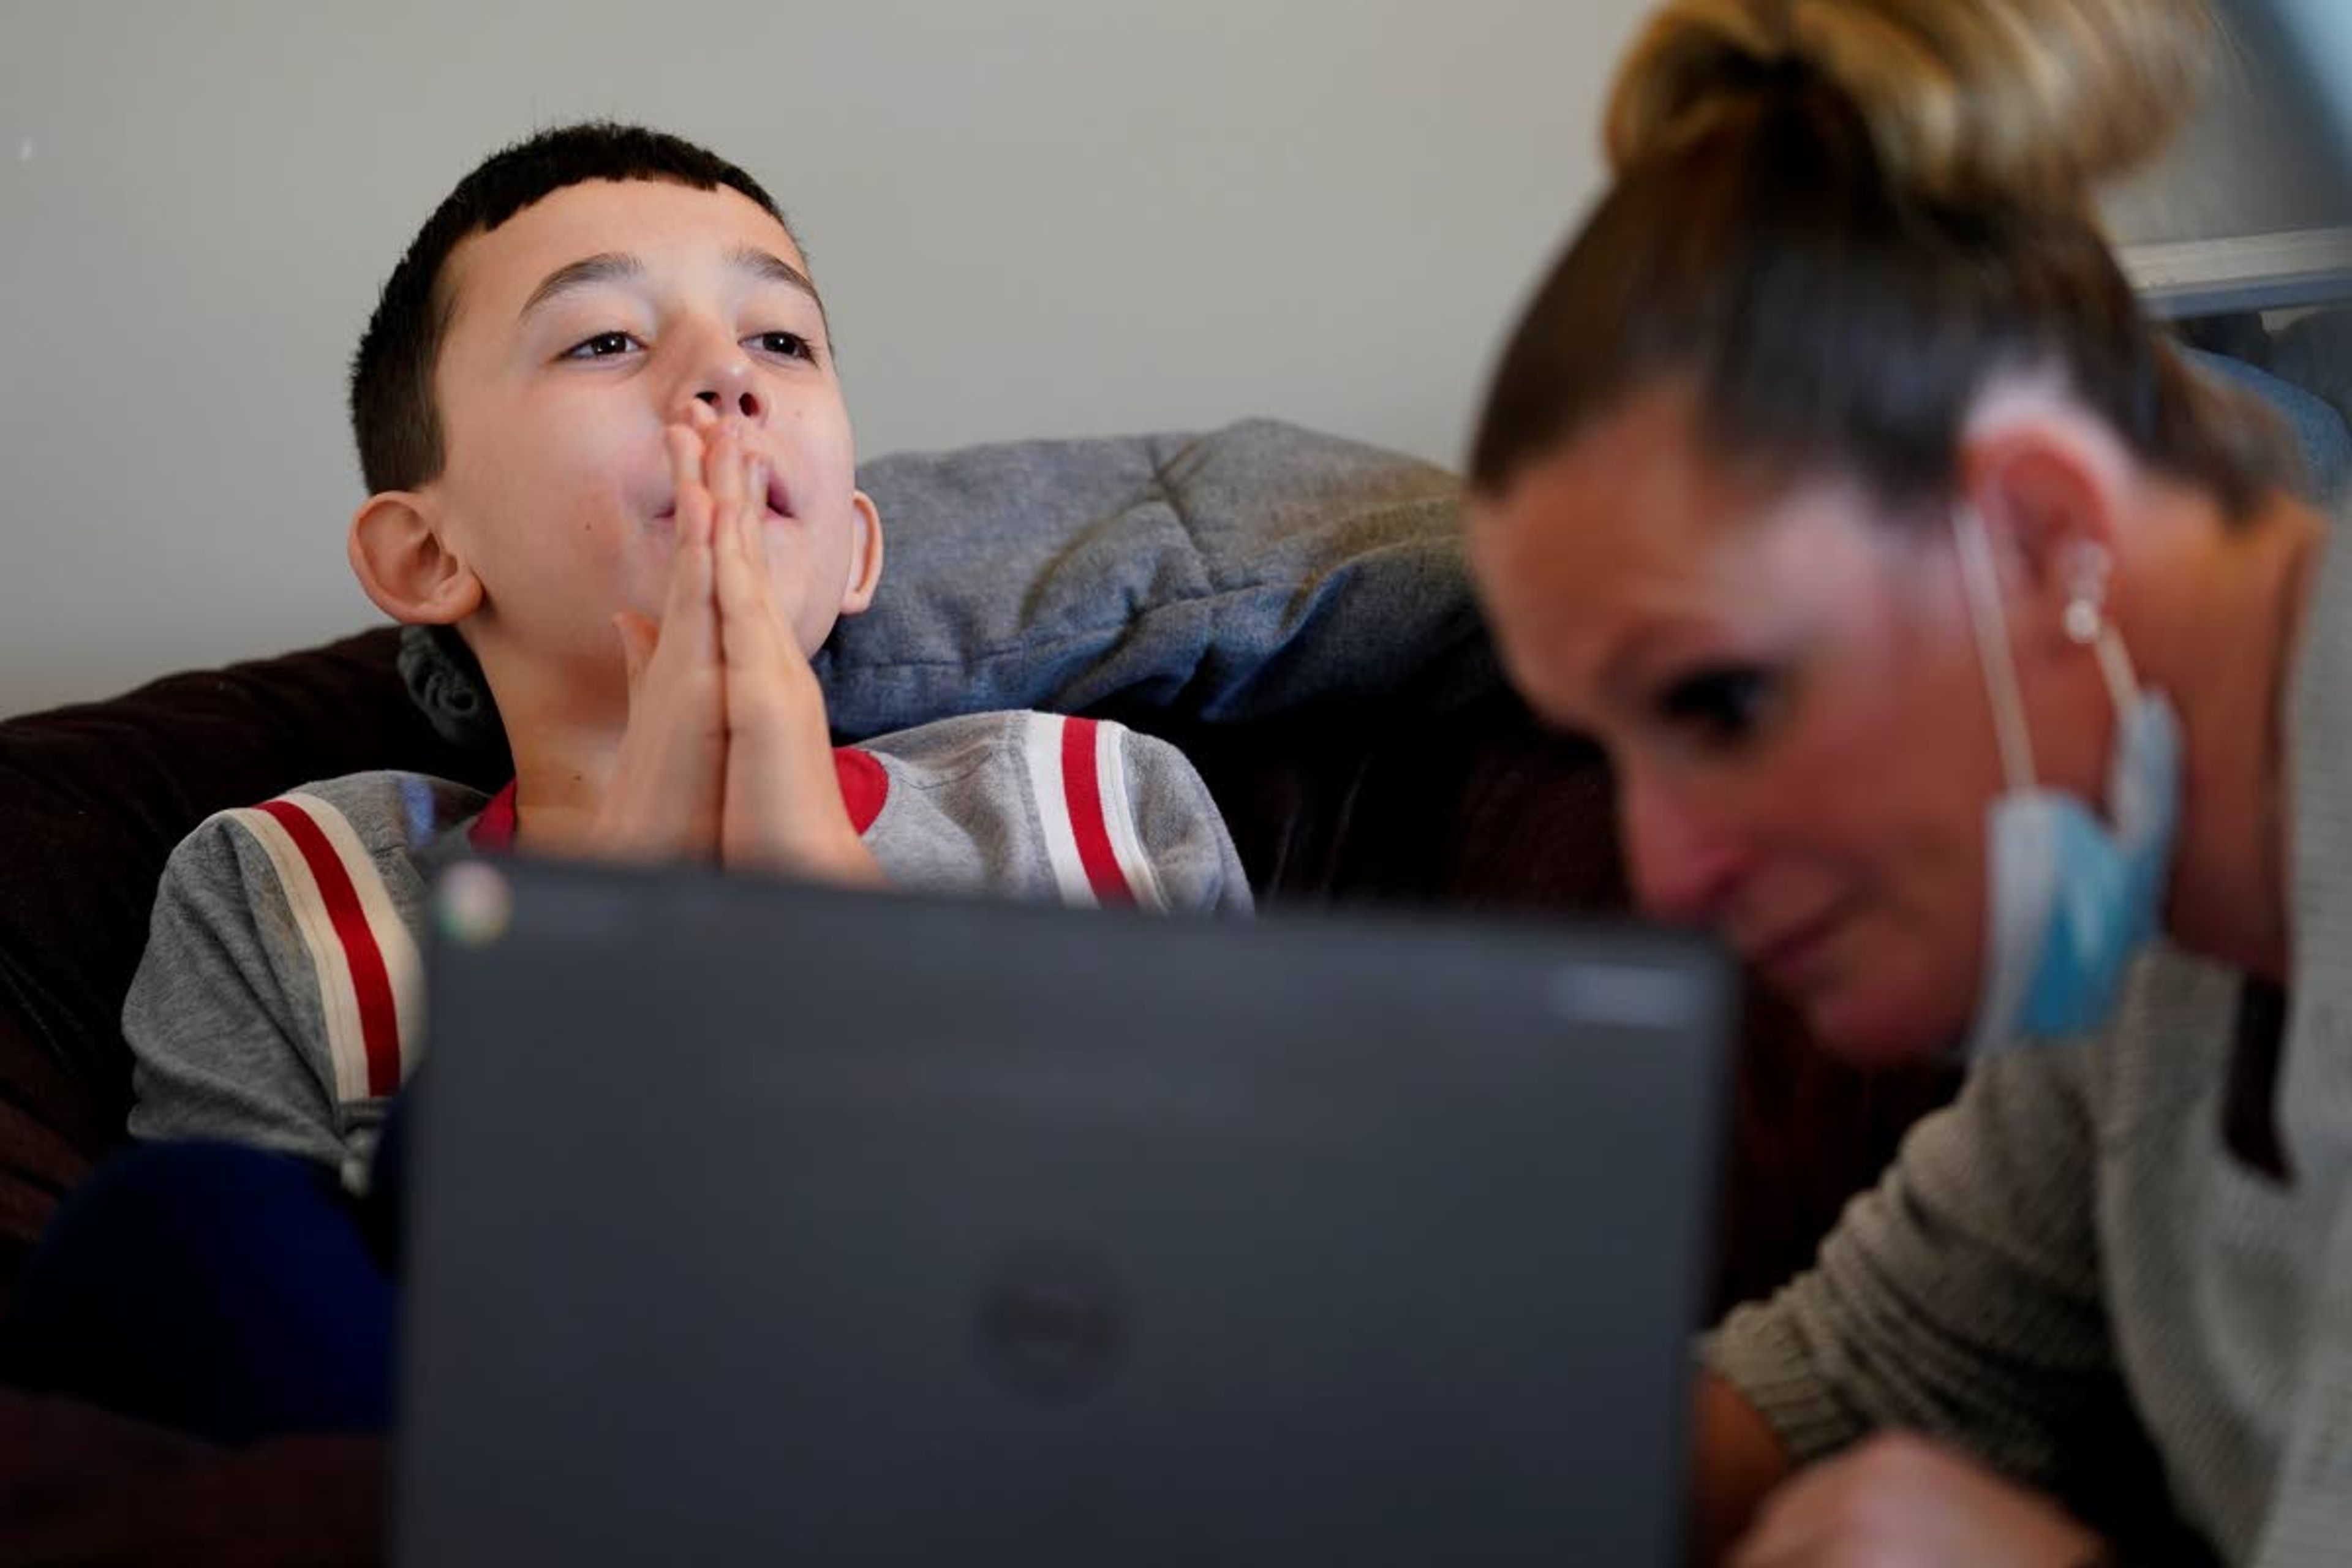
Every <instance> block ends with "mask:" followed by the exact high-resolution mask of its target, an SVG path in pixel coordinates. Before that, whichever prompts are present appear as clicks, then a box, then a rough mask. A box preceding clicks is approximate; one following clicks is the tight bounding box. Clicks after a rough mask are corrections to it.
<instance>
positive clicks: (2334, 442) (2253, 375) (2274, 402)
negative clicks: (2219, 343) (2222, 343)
mask: <svg viewBox="0 0 2352 1568" xmlns="http://www.w3.org/2000/svg"><path fill="white" fill-rule="evenodd" d="M2185 352H2186V353H2188V356H2189V363H2192V364H2194V365H2196V366H2197V367H2198V368H2200V370H2203V371H2205V372H2207V373H2208V374H2212V375H2215V376H2218V377H2220V378H2221V379H2222V380H2224V381H2228V382H2231V383H2233V384H2236V385H2238V386H2241V387H2243V388H2244V389H2245V390H2247V391H2249V392H2251V393H2252V394H2254V395H2256V396H2257V397H2260V398H2261V399H2262V400H2263V402H2265V403H2267V404H2269V405H2271V407H2272V408H2273V410H2275V411H2276V412H2277V414H2278V416H2279V417H2280V418H2282V419H2284V421H2285V422H2286V426H2287V429H2288V430H2289V431H2290V432H2291V433H2292V434H2293V435H2294V444H2295V448H2296V450H2297V451H2299V452H2300V453H2301V454H2302V456H2303V470H2304V495H2305V499H2306V500H2311V501H2314V502H2315V503H2317V504H2319V505H2321V506H2323V507H2329V508H2333V507H2334V506H2335V505H2336V502H2338V501H2339V500H2342V499H2343V497H2344V493H2345V486H2346V483H2347V481H2348V480H2352V427H2347V426H2346V425H2345V423H2344V416H2342V415H2341V414H2338V413H2337V412H2336V408H2335V406H2334V405H2331V404H2330V403H2328V402H2327V401H2326V399H2325V398H2323V397H2321V396H2319V395H2317V394H2316V393H2313V392H2308V391H2305V389H2304V388H2303V387H2301V386H2298V385H2296V384H2294V382H2291V381H2288V380H2286V379H2284V377H2281V376H2278V375H2274V374H2272V373H2270V372H2269V371H2266V370H2263V369H2262V368H2260V367H2259V366H2256V365H2252V364H2249V363H2246V362H2245V361H2243V360H2240V359H2231V357H2230V356H2229V355H2227V354H2217V353H2208V352H2207V351H2205V350H2203V349H2189V350H2187V351H2185Z"/></svg>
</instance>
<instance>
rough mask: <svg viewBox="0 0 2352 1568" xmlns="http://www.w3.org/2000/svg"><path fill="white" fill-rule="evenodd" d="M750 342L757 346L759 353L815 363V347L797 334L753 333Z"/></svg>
mask: <svg viewBox="0 0 2352 1568" xmlns="http://www.w3.org/2000/svg"><path fill="white" fill-rule="evenodd" d="M751 342H754V343H756V344H758V345H759V348H760V352H761V353H771V354H782V356H783V357H784V358H786V359H804V360H807V361H809V362H810V363H815V361H816V345H815V344H814V343H813V342H809V341H808V339H806V338H804V337H803V336H801V335H800V334H799V333H798V332H754V333H753V334H752V335H751Z"/></svg>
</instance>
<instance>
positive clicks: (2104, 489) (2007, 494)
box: [1960, 398, 2131, 636]
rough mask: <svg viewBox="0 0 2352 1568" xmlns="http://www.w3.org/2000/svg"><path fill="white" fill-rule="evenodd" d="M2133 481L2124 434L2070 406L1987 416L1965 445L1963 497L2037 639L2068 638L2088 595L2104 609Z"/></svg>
mask: <svg viewBox="0 0 2352 1568" xmlns="http://www.w3.org/2000/svg"><path fill="white" fill-rule="evenodd" d="M2130 478H2131V475H2130V460H2129V458H2127V457H2126V454H2125V453H2124V451H2123V449H2122V445H2121V443H2120V442H2119V441H2117V440H2116V437H2114V435H2113V434H2112V433H2110V432H2109V431H2108V430H2107V429H2106V427H2105V426H2103V425H2101V424H2099V423H2098V422H2097V421H2096V420H2095V419H2094V418H2092V417H2091V416H2089V415H2087V414H2084V413H2083V412H2082V411H2080V410H2079V409H2075V408H2074V407H2072V406H2071V405H2064V404H2062V403H2056V402H2050V401H2043V400H2042V399H2040V398H2036V399H2034V400H2032V402H2031V403H2030V404H2027V405H2023V406H2017V407H2012V408H2011V409H2010V410H2009V411H2008V412H2007V413H2006V414H1991V415H1988V416H1980V417H1979V419H1978V420H1976V421H1974V422H1973V423H1972V425H1971V426H1970V428H1969V432H1968V434H1967V435H1966V436H1965V437H1963V439H1962V441H1961V447H1960V489H1961V495H1962V498H1963V499H1964V500H1966V501H1967V502H1968V504H1969V505H1970V506H1972V507H1974V508H1975V509H1976V513H1977V516H1978V517H1979V518H1980V519H1981V520H1982V521H1983V522H1984V526H1985V531H1986V533H1987V534H1988V536H1989V537H1990V542H1991V545H1992V549H1993V552H1994V555H1995V558H1996V560H1997V561H1998V562H1999V564H2000V572H2001V575H2002V578H2003V580H2004V582H2006V583H2007V584H2009V586H2010V588H2011V591H2012V592H2013V593H2014V594H2015V595H2017V597H2018V598H2019V599H2020V600H2021V601H2022V608H2023V612H2024V613H2025V614H2026V615H2027V616H2031V617H2032V623H2031V625H2032V630H2033V631H2034V632H2035V633H2036V634H2040V633H2041V632H2042V631H2043V629H2044V628H2047V631H2048V632H2049V634H2050V635H2053V636H2054V635H2058V634H2059V633H2060V631H2061V628H2062V627H2063V626H2064V624H2065V621H2066V618H2067V613H2068V611H2069V610H2071V609H2073V608H2074V607H2075V606H2076V605H2078V604H2080V603H2081V602H2082V601H2083V600H2084V598H2085V597H2086V596H2091V597H2094V598H2095V599H2096V600H2097V601H2098V607H2099V608H2100V609H2101V610H2102V611H2104V609H2105V602H2104V600H2105V591H2106V581H2107V577H2108V575H2109V571H2110V566H2111V563H2112V562H2113V561H2114V559H2115V553H2116V531H2117V529H2118V527H2119V526H2120V524H2121V521H2122V517H2123V512H2124V510H2125V507H2126V497H2127V494H2128V490H2129V486H2130ZM2023 629H2025V628H2021V630H2023Z"/></svg>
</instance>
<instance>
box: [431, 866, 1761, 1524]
mask: <svg viewBox="0 0 2352 1568" xmlns="http://www.w3.org/2000/svg"><path fill="white" fill-rule="evenodd" d="M443 917H444V918H443V922H442V923H443V928H444V934H443V936H442V938H441V940H440V941H439V943H438V946H437V949H436V952H435V954H434V957H433V960H432V963H433V971H432V974H433V981H432V1018H431V1027H432V1037H433V1044H432V1052H433V1059H432V1065H431V1067H430V1068H427V1069H426V1073H425V1079H423V1080H422V1081H421V1089H422V1091H423V1097H422V1098H420V1099H419V1100H418V1101H417V1102H416V1106H415V1111H416V1115H417V1123H416V1132H415V1138H416V1142H415V1152H414V1161H415V1186H414V1189H413V1193H414V1198H413V1205H412V1210H411V1227H410V1233H409V1235H410V1241H409V1254H408V1257H409V1269H410V1273H409V1293H408V1297H407V1309H406V1318H405V1322H404V1336H405V1366H404V1411H403V1418H402V1419H403V1425H402V1435H401V1439H400V1456H399V1458H400V1466H399V1482H400V1496H399V1502H398V1511H397V1536H398V1541H397V1547H398V1552H399V1556H400V1559H401V1561H403V1562H404V1563H416V1564H426V1563H430V1564H436V1565H441V1564H462V1563H502V1564H503V1563H793V1564H830V1563H892V1564H897V1563H923V1564H936V1563H1024V1564H1039V1563H1184V1564H1198V1563H1349V1564H1353V1565H1368V1564H1381V1563H1413V1564H1418V1565H1426V1564H1428V1563H1482V1564H1485V1563H1495V1564H1507V1563H1546V1564H1553V1565H1557V1564H1559V1563H1612V1564H1617V1563H1624V1564H1643V1563H1656V1564H1663V1563H1669V1562H1672V1561H1675V1557H1676V1552H1677V1549H1678V1542H1679V1539H1680V1533H1681V1515H1682V1511H1683V1505H1682V1494H1681V1480H1680V1478H1681V1476H1682V1473H1683V1466H1682V1463H1681V1449H1682V1445H1683V1442H1684V1437H1685V1419H1684V1415H1685V1404H1686V1399H1687V1392H1686V1372H1687V1347H1688V1336H1689V1334H1690V1333H1691V1331H1692V1330H1693V1329H1694V1328H1695V1327H1696V1320H1697V1314H1698V1312H1699V1310H1700V1306H1701V1298H1702V1288H1703V1285H1704V1282H1705V1274H1706V1268H1705V1264H1704V1258H1705V1255H1706V1232H1707V1228H1708V1226H1707V1221H1708V1220H1709V1219H1710V1218H1711V1216H1712V1211H1713V1208H1714V1205H1715V1198H1716V1182H1715V1171H1716V1160H1715V1150H1716V1145H1717V1134H1718V1127H1717V1118H1718V1110H1719V1106H1720V1100H1721V1088H1722V1084H1723V1081H1724V1077H1725V1060H1724V1048H1723V1047H1724V1040H1725V1037H1726V1033H1727V1003H1728V998H1729V995H1730V986H1731V981H1730V977H1729V974H1728V973H1727V969H1726V968H1725V967H1724V966H1722V965H1721V964H1720V963H1719V962H1718V960H1717V957H1716V956H1715V954H1714V953H1713V952H1711V951H1710V950H1709V949H1707V948H1706V947H1703V946H1700V945H1698V944H1696V943H1694V942H1685V941H1683V940H1680V939H1677V938H1672V937H1667V936H1664V935H1657V934H1651V933H1645V932H1641V931H1593V930H1580V929H1574V928H1563V927H1557V926H1540V925H1532V924H1522V925H1509V924H1500V923H1495V924H1453V923H1420V922H1410V921H1399V920H1375V919H1370V918H1351V919H1327V918H1314V919H1306V918H1298V917H1291V918H1284V919H1264V920H1260V921H1255V922H1216V921H1173V920H1164V919H1157V920H1156V919H1151V918H1148V917H1141V916H1128V915H1122V914H1113V913H1085V912H1076V911H1069V910H1058V909H1049V908H1042V907H1032V906H1016V905H1010V904H1002V903H982V902H961V901H946V900H929V899H922V898H915V897H898V896H889V895H856V894H847V893H841V892H835V891H826V890H820V889H795V888H786V887H782V886H776V885H772V884H764V883H758V882H751V881H743V880H732V879H721V878H718V877H715V876H709V875H703V874H695V873H683V872H674V873H624V872H618V871H610V870H592V869H588V868H556V867H548V866H539V865H532V864H529V863H516V864H512V865H508V866H502V867H501V868H499V869H498V870H497V871H495V872H493V871H490V870H488V869H487V868H478V867H477V868H466V875H465V877H464V879H461V881H460V882H459V883H458V884H457V885H454V886H453V885H447V884H445V889H444V893H443Z"/></svg>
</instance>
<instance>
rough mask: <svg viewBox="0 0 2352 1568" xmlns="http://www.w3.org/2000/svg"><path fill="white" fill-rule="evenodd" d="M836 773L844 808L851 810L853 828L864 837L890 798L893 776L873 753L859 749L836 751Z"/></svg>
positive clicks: (840, 747)
mask: <svg viewBox="0 0 2352 1568" xmlns="http://www.w3.org/2000/svg"><path fill="white" fill-rule="evenodd" d="M833 771H834V775H835V777H837V778H838V779H840V781H841V804H842V805H845V806H847V807H848V808H849V826H852V827H855V828H856V829H857V831H858V832H860V833H864V832H865V831H866V829H867V828H869V827H871V826H874V819H875V818H876V817H877V816H881V815H882V807H883V805H884V803H886V802H887V801H888V800H889V798H890V775H889V774H888V773H886V772H885V771H884V770H883V767H882V764H881V763H880V762H879V761H877V759H876V757H875V755H874V753H873V752H861V751H859V750H858V749H857V748H856V747H855V746H836V747H835V748H834V752H833Z"/></svg>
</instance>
